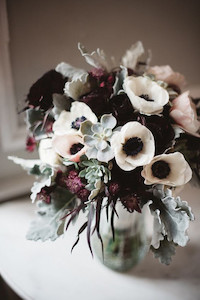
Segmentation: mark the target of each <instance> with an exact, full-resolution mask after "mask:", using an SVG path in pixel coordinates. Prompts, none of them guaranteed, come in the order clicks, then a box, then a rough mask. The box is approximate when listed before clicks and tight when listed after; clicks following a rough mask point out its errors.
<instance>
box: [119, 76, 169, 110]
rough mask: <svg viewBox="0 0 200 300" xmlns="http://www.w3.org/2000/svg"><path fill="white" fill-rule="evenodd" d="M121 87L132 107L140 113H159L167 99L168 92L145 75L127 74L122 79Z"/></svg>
mask: <svg viewBox="0 0 200 300" xmlns="http://www.w3.org/2000/svg"><path fill="white" fill-rule="evenodd" d="M123 89H124V91H125V93H126V94H127V95H128V97H129V99H130V101H131V103H132V105H133V107H134V108H135V109H137V110H138V111H139V112H140V113H142V114H146V115H151V114H158V113H161V112H162V111H163V106H164V105H165V104H167V103H168V101H169V94H168V92H167V91H166V90H165V89H164V88H163V87H161V86H160V85H159V84H158V83H156V82H155V81H152V80H151V79H150V78H147V77H142V76H139V77H133V76H128V77H126V78H125V80H124V84H123Z"/></svg>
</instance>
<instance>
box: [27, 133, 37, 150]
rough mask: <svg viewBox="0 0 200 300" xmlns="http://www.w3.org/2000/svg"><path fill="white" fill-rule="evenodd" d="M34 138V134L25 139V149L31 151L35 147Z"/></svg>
mask: <svg viewBox="0 0 200 300" xmlns="http://www.w3.org/2000/svg"><path fill="white" fill-rule="evenodd" d="M36 145H37V143H36V139H35V137H34V136H28V137H27V139H26V150H27V151H28V152H33V151H34V150H35V148H36Z"/></svg>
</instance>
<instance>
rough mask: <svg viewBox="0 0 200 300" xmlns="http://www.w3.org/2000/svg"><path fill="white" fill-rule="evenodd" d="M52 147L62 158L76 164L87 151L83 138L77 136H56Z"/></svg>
mask: <svg viewBox="0 0 200 300" xmlns="http://www.w3.org/2000/svg"><path fill="white" fill-rule="evenodd" d="M52 147H53V149H54V151H55V152H56V153H58V154H59V155H60V156H62V157H64V158H67V159H68V160H69V161H74V162H79V161H80V157H81V156H82V155H84V154H85V151H86V146H85V145H84V143H83V139H82V137H80V136H79V135H76V134H64V135H59V136H54V138H53V141H52Z"/></svg>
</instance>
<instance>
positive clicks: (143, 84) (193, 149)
mask: <svg viewBox="0 0 200 300" xmlns="http://www.w3.org/2000/svg"><path fill="white" fill-rule="evenodd" d="M78 48H79V50H80V52H81V55H82V56H83V57H84V58H85V60H86V62H87V63H88V64H89V65H90V66H91V69H90V71H85V70H82V69H78V68H75V67H72V66H71V65H69V64H67V63H63V62H62V63H60V64H59V65H57V67H56V68H55V69H54V70H50V71H49V72H47V73H45V74H44V75H43V76H42V77H41V78H40V79H39V80H38V81H36V82H35V83H34V84H33V85H32V87H31V88H30V91H29V93H28V95H27V99H26V107H25V108H24V111H25V112H26V123H27V127H28V132H29V135H28V138H27V143H26V146H27V150H28V151H33V150H34V149H35V148H36V147H38V151H39V159H35V160H24V159H20V158H17V157H10V159H12V160H13V161H14V162H15V163H17V164H20V165H21V166H22V167H23V168H24V169H26V170H27V171H28V172H29V174H34V175H36V176H37V182H35V183H34V185H33V187H32V190H31V192H32V194H31V199H32V201H33V202H34V201H36V202H37V206H38V217H37V219H36V220H35V221H34V222H33V223H32V225H31V227H30V230H29V232H28V234H27V237H28V239H33V240H38V239H41V240H43V241H45V240H47V239H51V240H55V239H56V238H57V237H58V236H60V235H62V234H63V233H64V232H65V230H67V228H68V227H69V225H70V223H71V222H73V221H75V220H76V218H77V217H78V215H79V213H80V212H81V211H84V212H85V213H86V214H87V220H86V222H85V223H84V224H83V225H82V227H81V228H80V229H79V230H78V231H77V232H78V238H77V241H76V242H75V244H74V246H75V245H76V244H77V242H78V240H79V235H80V234H81V233H82V232H83V231H84V230H85V229H86V230H87V240H88V244H89V247H90V250H91V252H92V247H91V235H92V233H93V232H94V231H96V233H97V235H98V237H99V239H100V240H101V228H100V218H101V213H102V210H103V209H105V210H107V214H108V222H110V223H111V227H112V230H113V233H114V230H115V229H114V223H113V219H114V216H115V217H117V211H116V203H119V202H121V205H122V206H123V207H124V208H125V209H126V210H127V211H128V212H130V213H134V214H138V213H142V212H143V207H144V206H145V205H148V206H149V208H150V211H151V214H152V218H154V228H153V236H152V241H151V250H152V251H153V252H154V254H155V257H158V258H159V259H160V261H161V262H162V263H166V264H169V262H170V261H171V256H172V255H173V254H174V253H175V247H176V246H178V245H179V246H185V245H186V244H187V242H188V236H187V228H188V226H189V221H191V220H194V216H193V213H192V211H191V208H190V207H189V206H188V204H187V202H185V201H181V199H180V197H178V196H177V190H180V189H179V188H180V187H182V186H183V185H185V184H186V183H187V182H189V181H190V180H191V178H192V174H193V175H194V176H193V177H194V179H196V182H198V180H199V179H200V139H199V137H200V135H199V130H200V122H199V120H198V114H197V112H198V109H197V110H196V106H197V104H198V100H197V99H192V98H191V97H190V95H189V91H186V92H181V90H182V88H183V87H184V84H185V80H184V77H183V76H182V75H181V74H179V73H177V72H174V71H173V70H172V69H171V68H170V67H169V66H153V67H152V66H150V58H151V55H150V52H148V53H145V51H144V48H143V45H142V43H141V42H137V43H136V44H134V45H133V46H132V47H131V48H130V49H129V50H128V51H127V52H126V53H125V55H124V56H123V57H122V59H121V62H120V63H116V62H115V60H114V59H113V58H110V59H109V58H107V57H106V55H105V53H104V52H103V51H102V50H100V49H97V51H94V52H92V53H91V54H90V53H88V52H87V50H86V49H85V48H84V47H83V46H82V45H81V44H79V45H78ZM118 65H119V66H118ZM109 212H110V215H109ZM92 224H94V226H93V230H92ZM101 241H102V240H101Z"/></svg>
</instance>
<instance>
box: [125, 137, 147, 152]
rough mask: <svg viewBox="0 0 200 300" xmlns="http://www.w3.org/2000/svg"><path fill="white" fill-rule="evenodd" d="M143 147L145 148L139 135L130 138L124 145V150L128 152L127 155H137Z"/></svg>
mask: <svg viewBox="0 0 200 300" xmlns="http://www.w3.org/2000/svg"><path fill="white" fill-rule="evenodd" d="M142 148H143V142H142V140H141V139H140V138H138V137H134V138H130V139H129V140H127V141H126V143H125V144H124V145H123V151H124V152H125V153H126V155H127V156H128V155H131V156H134V155H137V154H138V153H139V152H140V151H141V150H142Z"/></svg>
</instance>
